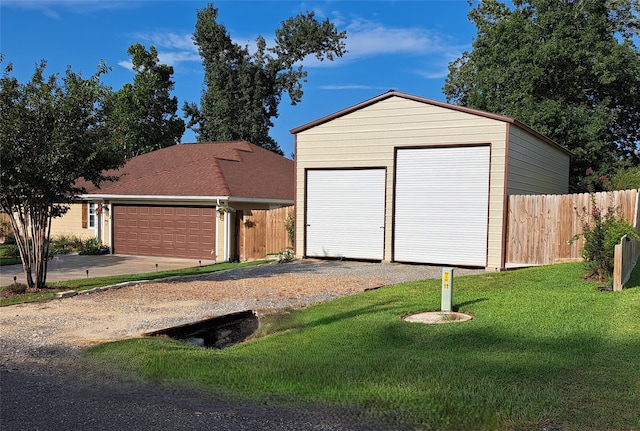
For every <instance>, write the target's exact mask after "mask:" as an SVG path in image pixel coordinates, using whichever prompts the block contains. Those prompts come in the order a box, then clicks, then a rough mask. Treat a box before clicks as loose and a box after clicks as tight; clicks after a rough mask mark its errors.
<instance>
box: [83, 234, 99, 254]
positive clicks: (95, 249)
mask: <svg viewBox="0 0 640 431" xmlns="http://www.w3.org/2000/svg"><path fill="white" fill-rule="evenodd" d="M79 254H92V255H95V254H100V241H99V240H98V238H89V239H87V240H85V241H84V242H83V243H82V246H81V247H80V252H79Z"/></svg>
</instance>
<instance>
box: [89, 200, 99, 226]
mask: <svg viewBox="0 0 640 431" xmlns="http://www.w3.org/2000/svg"><path fill="white" fill-rule="evenodd" d="M97 208H98V204H89V228H90V229H95V228H96V226H97V222H96V217H97V214H96V209H97Z"/></svg>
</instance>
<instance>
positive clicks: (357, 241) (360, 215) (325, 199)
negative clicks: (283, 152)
mask: <svg viewBox="0 0 640 431" xmlns="http://www.w3.org/2000/svg"><path fill="white" fill-rule="evenodd" d="M385 180H386V172H385V170H384V169H343V170H319V171H308V172H307V202H306V205H307V218H306V250H305V254H306V255H307V256H310V257H345V258H353V259H374V260H381V259H383V257H384V208H385V201H384V197H385V192H384V191H385Z"/></svg>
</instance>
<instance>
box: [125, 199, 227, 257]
mask: <svg viewBox="0 0 640 431" xmlns="http://www.w3.org/2000/svg"><path fill="white" fill-rule="evenodd" d="M113 223H114V227H115V229H114V241H113V251H114V253H120V254H132V255H142V256H162V257H184V258H194V259H211V260H215V258H216V255H215V248H216V242H215V238H216V235H215V226H216V211H215V208H205V207H179V206H153V205H114V206H113Z"/></svg>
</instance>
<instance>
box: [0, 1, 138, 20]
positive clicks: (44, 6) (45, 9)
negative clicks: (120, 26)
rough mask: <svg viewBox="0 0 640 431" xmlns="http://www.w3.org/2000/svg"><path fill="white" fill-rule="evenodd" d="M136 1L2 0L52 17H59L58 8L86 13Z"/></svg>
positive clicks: (120, 7) (122, 5) (123, 5)
mask: <svg viewBox="0 0 640 431" xmlns="http://www.w3.org/2000/svg"><path fill="white" fill-rule="evenodd" d="M135 3H136V2H131V1H129V2H126V1H105V0H2V6H3V7H19V8H22V9H31V10H39V11H40V12H42V13H43V14H45V15H46V16H48V17H50V18H53V19H60V14H59V13H58V11H59V10H61V9H65V10H67V11H70V12H73V13H78V14H86V13H92V12H95V11H101V10H118V9H131V8H133V7H138V6H137V5H136V4H135Z"/></svg>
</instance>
